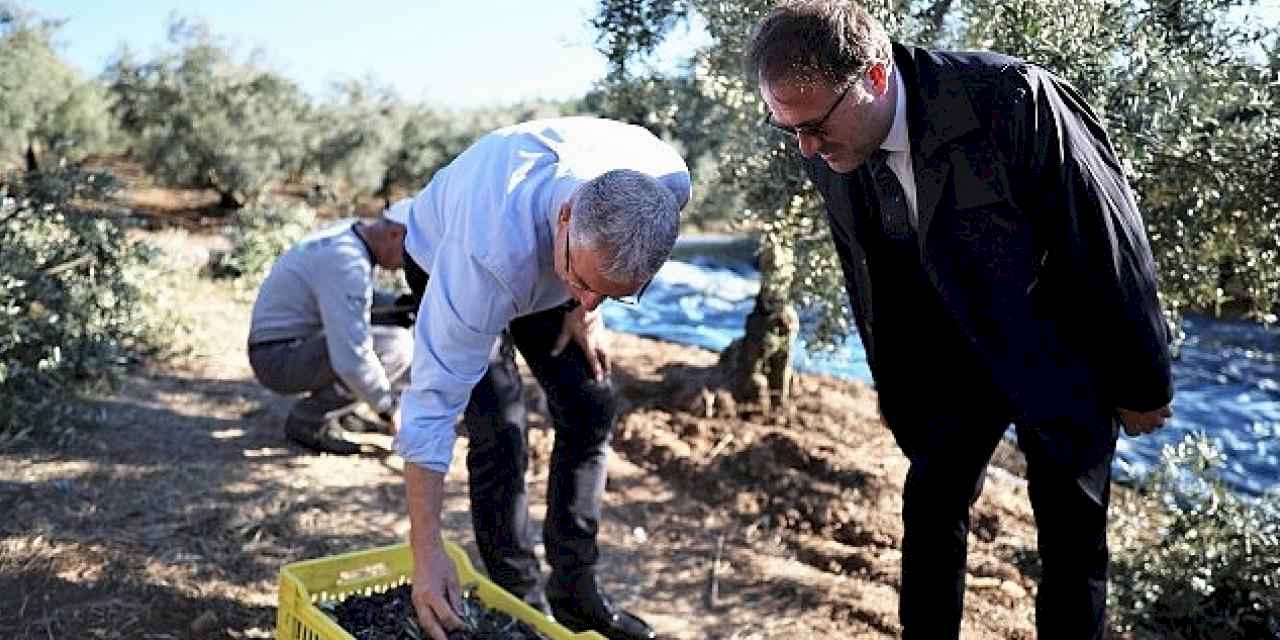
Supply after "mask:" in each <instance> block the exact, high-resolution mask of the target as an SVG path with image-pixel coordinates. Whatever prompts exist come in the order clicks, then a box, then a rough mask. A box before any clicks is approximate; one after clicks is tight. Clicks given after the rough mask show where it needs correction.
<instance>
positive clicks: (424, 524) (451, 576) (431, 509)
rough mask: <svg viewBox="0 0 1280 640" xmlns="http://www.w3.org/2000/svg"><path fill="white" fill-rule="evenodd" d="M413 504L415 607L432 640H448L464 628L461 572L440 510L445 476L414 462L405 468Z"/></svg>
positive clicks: (411, 541) (406, 488) (411, 533)
mask: <svg viewBox="0 0 1280 640" xmlns="http://www.w3.org/2000/svg"><path fill="white" fill-rule="evenodd" d="M404 484H405V494H406V497H407V499H408V502H409V543H410V545H411V546H412V547H413V608H414V611H415V612H416V613H417V614H418V625H419V626H421V627H422V630H423V631H426V632H427V635H428V636H429V637H431V638H432V640H448V638H447V637H446V632H447V631H450V630H453V629H460V628H462V619H461V618H459V617H458V612H460V611H462V590H461V588H460V587H459V585H458V572H457V570H456V569H454V567H453V562H451V561H450V560H449V556H447V555H445V552H444V541H443V540H442V539H441V537H440V507H441V504H442V502H443V497H442V496H443V495H444V474H443V473H437V472H435V471H430V470H428V469H424V468H422V467H420V466H418V465H416V464H414V463H412V462H406V463H405V465H404Z"/></svg>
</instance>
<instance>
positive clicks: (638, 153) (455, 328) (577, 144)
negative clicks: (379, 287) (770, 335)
mask: <svg viewBox="0 0 1280 640" xmlns="http://www.w3.org/2000/svg"><path fill="white" fill-rule="evenodd" d="M614 169H632V170H635V171H640V172H642V173H645V174H647V175H650V176H652V177H654V178H655V179H657V180H658V181H659V182H661V183H662V184H664V185H666V186H667V187H668V188H669V189H671V190H672V193H674V194H675V195H676V199H677V200H678V201H679V203H680V205H681V206H682V207H683V206H684V204H685V203H686V202H688V199H689V194H690V189H691V183H690V179H689V171H688V168H687V167H686V165H685V163H684V160H683V159H681V157H680V155H679V154H678V153H676V151H675V150H674V149H672V148H671V147H670V146H668V145H667V144H665V143H663V142H662V141H661V140H659V139H658V138H656V137H654V136H653V134H651V133H649V132H648V131H647V130H645V129H643V128H641V127H637V126H634V125H628V124H623V123H620V122H615V121H611V120H603V119H598V118H586V117H574V118H555V119H547V120H535V121H532V122H526V123H523V124H518V125H514V126H510V127H506V128H503V129H499V130H497V131H494V132H492V133H490V134H488V135H486V136H484V137H482V138H481V139H479V140H478V141H477V142H476V143H475V144H473V145H472V146H471V147H470V148H468V149H467V150H466V151H465V152H463V153H462V155H460V156H458V157H457V158H456V159H455V160H454V161H453V162H451V163H450V164H449V165H448V166H446V167H445V168H443V169H441V170H440V171H438V172H437V173H436V174H435V176H433V177H432V179H431V181H430V182H429V183H428V184H427V186H426V187H425V188H424V189H422V191H420V192H418V194H417V195H416V196H414V198H413V202H412V210H411V213H410V215H409V224H408V235H407V236H406V238H405V250H406V251H407V252H408V253H409V255H410V256H411V257H412V258H413V260H414V262H416V263H418V265H419V266H421V267H422V269H423V270H424V271H426V272H427V273H428V274H430V276H431V281H430V283H429V286H428V287H427V290H426V293H425V294H424V296H423V300H422V307H421V309H420V311H419V313H418V318H419V320H418V323H417V325H416V326H415V329H414V331H415V335H414V355H413V370H412V373H411V376H410V379H411V383H410V385H409V387H408V388H407V389H406V390H405V391H404V393H403V395H402V396H401V426H400V432H399V434H398V435H397V437H396V451H397V453H399V454H400V456H401V457H403V458H404V459H405V460H406V461H408V462H413V463H415V464H417V465H419V466H421V467H423V468H426V469H430V470H432V471H437V472H440V473H444V472H445V471H447V470H448V468H449V464H450V462H451V460H452V457H453V444H454V440H455V438H456V436H455V433H454V423H455V421H456V420H457V417H458V416H459V415H461V413H462V411H463V409H464V408H465V407H466V404H467V401H468V399H469V398H470V395H471V389H472V388H473V387H474V386H475V384H476V383H477V382H479V380H480V378H481V376H483V375H484V373H485V370H486V368H487V367H488V362H489V352H490V350H491V348H492V347H493V344H494V342H495V341H496V340H497V339H498V336H499V334H500V333H501V332H502V330H503V328H505V327H506V326H507V323H509V322H510V321H511V320H513V319H515V318H517V317H520V316H524V315H529V314H533V313H537V312H539V311H545V310H547V309H550V308H552V307H555V306H558V305H560V304H564V303H565V302H568V301H569V299H570V294H569V290H568V289H567V288H566V287H565V286H564V283H563V282H562V281H561V279H560V277H559V276H558V275H557V274H556V270H555V260H554V255H555V251H556V250H557V249H558V247H556V246H555V242H554V238H555V232H556V220H557V214H558V212H559V210H560V205H561V204H563V203H564V202H566V201H567V200H568V199H569V197H570V196H571V195H572V194H573V192H574V191H575V190H576V189H577V188H578V186H579V185H581V184H582V183H584V182H586V181H588V180H590V179H592V178H594V177H596V176H599V175H601V174H603V173H605V172H607V171H611V170H614ZM560 250H563V249H560Z"/></svg>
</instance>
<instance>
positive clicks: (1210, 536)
mask: <svg viewBox="0 0 1280 640" xmlns="http://www.w3.org/2000/svg"><path fill="white" fill-rule="evenodd" d="M1162 458H1163V464H1162V466H1161V467H1160V468H1159V470H1158V471H1157V472H1156V473H1153V474H1152V475H1151V476H1150V477H1148V478H1147V479H1146V480H1145V482H1144V484H1143V486H1142V487H1141V490H1142V492H1143V494H1144V496H1145V499H1136V500H1132V499H1131V500H1128V501H1123V502H1121V503H1120V504H1119V505H1117V508H1116V509H1114V510H1113V514H1114V523H1113V527H1112V529H1113V531H1114V532H1115V533H1114V534H1113V535H1112V539H1111V542H1112V548H1113V550H1114V558H1115V560H1114V562H1113V564H1112V571H1111V593H1110V599H1111V607H1110V608H1111V611H1112V613H1113V624H1114V625H1115V627H1116V630H1117V631H1119V632H1121V633H1125V634H1129V635H1132V636H1133V637H1137V638H1153V639H1154V638H1160V639H1161V640H1219V639H1221V640H1227V639H1233V638H1278V637H1280V495H1272V496H1270V497H1264V498H1262V499H1260V500H1250V499H1247V498H1242V497H1240V496H1238V495H1236V494H1234V493H1232V492H1230V491H1228V490H1227V489H1226V488H1225V487H1224V486H1223V484H1222V482H1221V481H1220V479H1219V478H1218V477H1217V476H1216V469H1218V468H1220V467H1221V466H1222V464H1223V462H1224V460H1223V457H1222V455H1221V454H1220V453H1219V452H1218V450H1217V449H1216V448H1215V447H1214V446H1213V445H1212V444H1210V443H1209V442H1208V441H1207V440H1206V439H1205V438H1204V437H1203V436H1200V437H1190V436H1189V437H1187V438H1186V439H1184V440H1183V441H1182V442H1181V443H1179V444H1178V445H1176V446H1166V447H1165V449H1164V452H1163V454H1162Z"/></svg>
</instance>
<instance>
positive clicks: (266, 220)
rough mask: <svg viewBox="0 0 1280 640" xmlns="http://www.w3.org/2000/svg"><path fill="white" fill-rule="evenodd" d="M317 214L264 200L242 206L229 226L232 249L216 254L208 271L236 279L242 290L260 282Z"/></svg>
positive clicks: (215, 274)
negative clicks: (248, 205)
mask: <svg viewBox="0 0 1280 640" xmlns="http://www.w3.org/2000/svg"><path fill="white" fill-rule="evenodd" d="M315 224H316V214H315V212H314V211H312V210H311V209H310V208H308V207H306V206H304V205H288V206H286V205H282V204H280V203H277V202H264V203H262V204H261V205H260V206H255V207H250V208H245V209H241V210H240V211H239V212H237V214H236V220H235V224H233V225H232V226H231V251H229V252H227V253H225V254H221V255H218V256H216V257H215V259H214V260H213V263H212V264H211V265H210V273H211V275H212V276H213V277H215V278H228V279H233V280H236V281H237V285H238V286H240V287H241V288H243V289H246V290H247V289H254V288H257V286H258V285H259V284H261V283H262V280H263V278H266V277H267V273H268V272H269V271H270V270H271V265H272V264H274V263H275V261H276V258H278V257H280V254H282V253H284V252H285V251H286V250H288V249H289V247H292V246H293V245H294V244H295V243H296V242H298V240H301V239H302V237H303V236H305V235H306V234H307V233H308V232H310V231H311V230H312V229H313V228H314V227H315Z"/></svg>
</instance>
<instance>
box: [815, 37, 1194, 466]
mask: <svg viewBox="0 0 1280 640" xmlns="http://www.w3.org/2000/svg"><path fill="white" fill-rule="evenodd" d="M894 59H895V63H896V68H897V70H898V71H899V72H900V73H902V74H903V76H902V77H903V81H904V84H905V87H906V90H907V91H906V93H907V96H906V104H907V118H908V120H907V121H908V128H909V135H910V138H911V153H912V163H913V168H914V173H915V178H916V189H917V203H918V213H919V230H918V236H919V241H920V249H921V256H922V262H923V267H924V269H925V271H926V273H927V275H928V277H929V279H930V281H931V282H932V284H933V285H934V287H936V289H937V291H938V293H939V294H940V296H941V298H942V301H943V304H944V306H945V308H946V309H947V311H948V312H949V313H950V314H951V315H952V316H953V317H954V319H955V320H956V322H957V323H958V325H959V326H960V327H961V328H962V330H963V332H964V333H965V335H967V336H968V337H969V338H970V339H971V340H972V342H973V345H974V346H976V347H977V351H978V352H979V354H980V355H981V358H982V361H983V362H985V363H986V365H987V366H988V367H989V369H990V374H991V376H992V378H993V380H994V381H995V383H996V384H997V386H998V387H999V388H1000V390H1002V391H1003V392H1004V393H1005V395H1006V396H1007V400H1008V402H1009V403H1010V405H1011V407H1012V409H1013V411H1014V414H1015V415H1014V419H1015V420H1017V421H1019V422H1020V424H1032V425H1035V426H1046V427H1049V428H1053V427H1055V426H1062V427H1070V426H1072V425H1079V424H1082V423H1086V424H1088V423H1093V424H1096V423H1097V422H1098V421H1097V419H1096V416H1097V415H1098V412H1099V411H1100V410H1101V411H1104V412H1106V415H1109V414H1110V412H1112V411H1113V410H1114V408H1115V407H1122V408H1125V409H1131V410H1151V409H1156V408H1159V407H1161V406H1164V405H1165V404H1167V403H1168V402H1169V401H1170V400H1171V398H1172V395H1173V390H1172V382H1171V376H1170V362H1169V350H1168V331H1167V327H1166V325H1165V322H1164V319H1163V316H1162V314H1161V311H1160V307H1159V304H1158V302H1157V298H1156V278H1155V268H1154V262H1153V260H1152V257H1151V249H1150V247H1149V246H1148V243H1147V237H1146V233H1145V231H1144V228H1143V222H1142V218H1141V215H1140V214H1139V212H1138V209H1137V206H1136V203H1135V202H1134V199H1133V196H1132V194H1131V192H1130V189H1129V186H1128V184H1127V182H1126V181H1125V178H1124V174H1123V171H1122V169H1121V166H1120V163H1119V161H1118V160H1117V159H1116V156H1115V152H1114V151H1113V149H1112V147H1111V145H1110V142H1109V141H1108V140H1107V136H1106V133H1105V132H1104V131H1103V129H1102V126H1101V124H1100V123H1099V122H1098V119H1097V117H1096V116H1095V115H1094V114H1093V112H1092V111H1091V110H1090V109H1089V107H1088V105H1086V104H1085V102H1084V100H1083V99H1082V98H1081V97H1080V95H1079V94H1078V93H1077V92H1076V91H1075V89H1074V88H1072V87H1071V86H1069V85H1068V84H1067V83H1066V82H1064V81H1063V80H1061V79H1059V78H1057V77H1055V76H1053V75H1052V74H1050V73H1049V72H1047V71H1045V70H1044V69H1041V68H1039V67H1036V66H1034V65H1032V64H1029V63H1027V62H1024V61H1021V60H1017V59H1014V58H1010V57H1006V56H1001V55H995V54H982V53H945V52H938V51H929V50H925V49H919V48H909V47H904V46H901V45H896V44H895V45H894ZM807 164H808V169H809V172H810V176H811V177H812V179H813V182H814V184H815V185H816V186H817V188H818V190H819V191H820V192H821V193H822V195H823V197H824V198H825V200H826V205H827V213H828V218H829V222H830V224H831V230H832V236H833V238H834V240H835V245H836V250H837V253H838V254H839V256H840V259H841V262H842V265H843V268H844V273H845V280H846V283H847V286H848V290H849V295H850V298H851V300H852V303H853V309H854V315H855V319H856V320H857V325H858V330H859V332H860V334H861V336H862V339H863V342H864V344H865V345H866V348H867V354H868V359H869V360H870V363H871V369H872V373H873V375H877V377H879V375H878V374H877V373H876V372H877V370H878V369H882V368H883V367H884V366H885V365H884V363H882V362H877V360H876V352H877V344H876V335H875V330H874V327H875V313H876V307H875V300H876V298H875V292H874V291H872V290H871V278H870V275H869V272H868V268H867V254H866V251H865V247H864V246H863V245H862V244H860V234H859V229H860V228H862V229H865V228H866V227H865V226H864V225H866V224H868V223H872V224H874V216H875V215H877V214H876V212H877V211H878V205H877V203H876V201H875V195H874V191H873V190H872V187H871V182H870V180H871V178H870V173H869V170H868V169H867V168H866V166H865V165H864V166H863V167H861V168H860V169H858V170H857V171H856V172H854V173H853V174H850V175H847V176H844V175H840V174H836V173H834V172H833V171H832V170H831V168H830V167H828V166H827V164H826V163H825V162H824V161H823V160H822V159H821V158H819V157H817V156H815V157H814V158H812V159H810V160H809V161H808V163H807ZM869 218H871V220H869ZM862 238H866V236H865V235H862ZM880 391H881V394H882V396H883V394H885V393H894V392H905V391H906V390H893V389H883V388H881V389H880ZM916 391H917V392H918V390H916ZM1090 417H1092V420H1090ZM885 418H886V420H887V421H889V424H890V426H891V427H892V426H894V416H893V415H890V414H889V413H887V412H886V415H885ZM1111 437H1114V431H1112V433H1111ZM1095 444H1096V443H1095Z"/></svg>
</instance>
